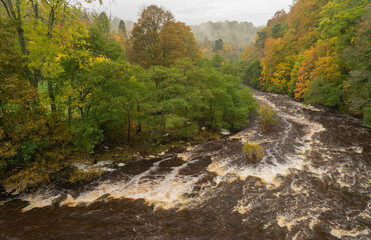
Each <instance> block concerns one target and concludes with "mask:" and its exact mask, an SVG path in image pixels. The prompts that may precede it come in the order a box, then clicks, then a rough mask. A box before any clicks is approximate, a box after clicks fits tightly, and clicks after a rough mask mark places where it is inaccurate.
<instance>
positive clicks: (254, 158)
mask: <svg viewBox="0 0 371 240" xmlns="http://www.w3.org/2000/svg"><path fill="white" fill-rule="evenodd" d="M242 152H243V154H244V156H245V158H246V163H247V164H255V163H257V162H258V161H260V160H261V159H263V157H264V148H263V147H262V146H260V145H259V144H257V143H246V144H245V145H244V146H243V148H242Z"/></svg>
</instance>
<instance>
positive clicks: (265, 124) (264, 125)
mask: <svg viewBox="0 0 371 240" xmlns="http://www.w3.org/2000/svg"><path fill="white" fill-rule="evenodd" d="M258 113H259V127H260V129H261V130H262V132H263V133H267V132H269V131H270V130H272V128H273V127H274V125H275V124H276V123H277V122H278V118H277V115H276V113H275V112H274V111H273V110H272V109H271V108H269V106H267V105H260V106H259V110H258Z"/></svg>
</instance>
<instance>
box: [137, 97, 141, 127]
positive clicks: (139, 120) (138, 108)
mask: <svg viewBox="0 0 371 240" xmlns="http://www.w3.org/2000/svg"><path fill="white" fill-rule="evenodd" d="M137 113H138V118H137V121H138V129H137V133H140V132H142V121H141V119H140V106H139V102H138V101H137Z"/></svg>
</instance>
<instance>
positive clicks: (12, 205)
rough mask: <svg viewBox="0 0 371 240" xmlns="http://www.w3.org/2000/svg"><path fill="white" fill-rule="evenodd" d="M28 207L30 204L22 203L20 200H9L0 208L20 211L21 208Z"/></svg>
mask: <svg viewBox="0 0 371 240" xmlns="http://www.w3.org/2000/svg"><path fill="white" fill-rule="evenodd" d="M28 205H30V203H29V202H27V201H23V200H21V199H14V200H11V201H9V202H6V203H5V204H4V206H2V207H1V208H3V207H4V208H6V209H11V210H22V209H23V208H25V207H27V206H28ZM1 208H0V209H1Z"/></svg>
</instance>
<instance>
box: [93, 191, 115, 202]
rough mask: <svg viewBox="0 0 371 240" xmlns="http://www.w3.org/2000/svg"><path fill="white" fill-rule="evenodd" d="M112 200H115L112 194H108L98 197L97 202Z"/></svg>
mask: <svg viewBox="0 0 371 240" xmlns="http://www.w3.org/2000/svg"><path fill="white" fill-rule="evenodd" d="M110 199H113V197H112V195H111V194H110V193H106V194H104V195H102V196H100V197H98V198H97V199H95V201H107V200H110Z"/></svg>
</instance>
